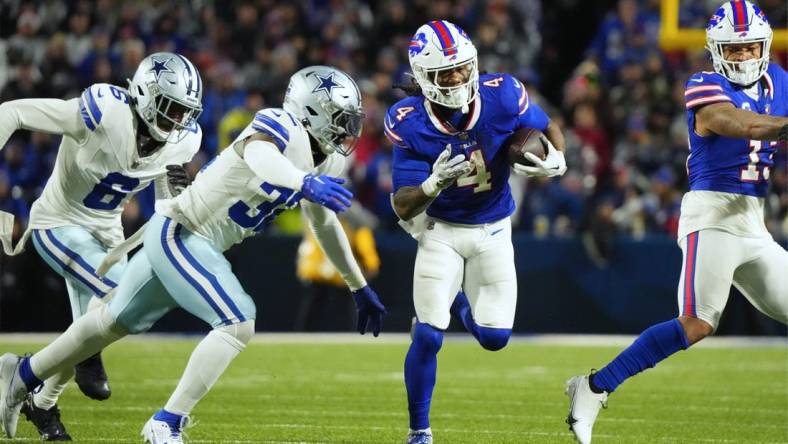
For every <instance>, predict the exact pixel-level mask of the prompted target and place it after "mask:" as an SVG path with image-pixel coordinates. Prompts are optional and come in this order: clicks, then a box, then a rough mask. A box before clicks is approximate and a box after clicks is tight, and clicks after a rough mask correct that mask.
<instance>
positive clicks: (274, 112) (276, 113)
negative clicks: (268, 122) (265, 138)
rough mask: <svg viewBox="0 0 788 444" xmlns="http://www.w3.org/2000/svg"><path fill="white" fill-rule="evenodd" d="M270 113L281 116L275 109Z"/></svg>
mask: <svg viewBox="0 0 788 444" xmlns="http://www.w3.org/2000/svg"><path fill="white" fill-rule="evenodd" d="M271 114H273V115H275V116H276V117H282V114H281V113H278V112H276V111H271Z"/></svg>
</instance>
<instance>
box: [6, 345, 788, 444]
mask: <svg viewBox="0 0 788 444" xmlns="http://www.w3.org/2000/svg"><path fill="white" fill-rule="evenodd" d="M399 337H402V336H399ZM38 340H39V341H40V339H38ZM29 341H30V340H25V339H22V340H20V339H18V338H14V339H12V340H10V339H5V338H3V337H2V336H0V350H2V351H13V352H17V353H19V352H25V351H28V350H34V349H37V348H38V347H39V346H40V342H39V343H33V342H29ZM196 341H197V338H194V339H192V338H187V339H179V338H177V337H175V338H161V337H158V338H154V339H150V338H148V339H144V338H143V339H126V340H124V341H121V342H120V343H118V344H115V345H113V346H112V347H110V348H109V349H108V350H107V351H105V358H104V359H105V363H106V366H107V370H108V373H109V375H110V380H111V384H112V389H113V395H112V398H111V399H110V400H108V401H104V402H96V401H91V400H89V399H87V398H85V397H83V396H82V395H81V393H79V391H78V389H77V388H76V386H75V385H73V384H72V385H70V386H69V388H68V389H67V390H66V393H65V394H64V396H63V397H62V398H61V400H60V406H61V409H62V411H63V419H64V422H65V424H66V426H67V427H68V430H69V432H70V433H71V435H72V436H74V437H75V438H76V439H77V441H79V442H135V441H137V440H138V433H139V430H140V429H141V428H142V425H143V424H144V423H145V421H146V420H147V418H148V417H149V416H150V415H151V414H152V413H153V412H154V411H155V410H156V409H158V408H159V407H160V406H162V405H163V404H164V403H165V401H166V400H167V398H168V396H169V394H170V392H171V391H172V389H173V388H174V387H175V384H176V383H177V380H178V377H179V376H180V374H181V371H182V370H183V367H184V366H185V364H186V361H187V359H188V356H189V353H190V352H191V350H192V348H193V346H194V345H195V344H196ZM406 350H407V342H406V340H405V339H404V337H403V340H401V341H397V340H394V341H392V340H388V341H385V342H384V341H378V343H375V341H373V340H372V339H371V338H370V339H369V340H363V341H361V342H359V341H357V340H353V341H351V342H347V343H337V341H334V342H330V341H329V342H328V343H320V344H318V343H313V342H309V339H308V338H307V339H306V340H300V341H299V340H295V341H293V340H290V339H288V338H286V337H285V338H283V337H274V338H273V339H271V338H267V337H263V338H262V339H261V340H255V341H254V342H252V343H251V344H250V345H249V346H248V348H247V349H246V351H244V352H243V353H242V354H241V355H240V356H239V358H238V359H236V361H235V362H234V363H233V364H232V365H231V367H230V368H229V370H228V371H227V372H226V373H225V374H224V376H223V377H222V379H220V380H219V383H218V384H217V385H216V386H215V387H214V388H213V390H212V392H211V393H210V394H209V395H208V396H207V397H206V398H205V399H203V400H202V402H201V403H200V404H199V405H198V406H197V408H196V410H195V411H194V413H193V417H194V418H195V419H196V420H197V425H196V426H195V427H194V428H191V429H190V430H189V436H190V437H191V439H192V441H193V442H241V443H251V442H255V443H401V442H403V439H404V436H405V433H406V431H407V412H406V410H407V407H406V402H405V393H404V386H403V383H402V360H403V357H404V355H405V352H406ZM618 350H620V347H619V346H618V345H617V346H614V347H597V346H569V345H554V344H540V343H534V342H531V341H514V342H513V343H511V344H510V345H509V346H508V347H507V348H506V349H504V350H503V351H501V352H497V353H490V352H485V351H483V350H481V348H480V347H478V345H476V344H475V343H472V342H469V341H464V340H459V339H457V338H454V337H447V339H446V341H445V342H444V346H443V349H442V351H441V353H440V359H439V366H438V386H437V388H436V390H435V397H434V400H433V409H432V416H431V418H432V428H433V432H434V436H435V442H436V443H437V444H461V443H485V444H486V443H501V444H503V443H518V444H519V443H571V442H574V441H573V439H572V436H571V435H570V433H569V432H568V430H567V427H566V425H565V424H564V419H565V417H566V409H567V400H566V397H565V396H564V394H563V388H564V381H565V380H566V379H567V378H568V377H569V376H571V375H573V374H575V373H579V372H583V371H587V370H588V369H589V368H591V367H599V366H601V365H603V364H604V363H605V362H606V361H607V360H609V359H610V358H612V357H613V356H615V354H616V353H617V352H618ZM609 405H610V407H609V408H608V409H607V410H604V411H602V412H601V414H600V419H599V421H598V422H597V426H596V428H595V435H594V436H595V439H594V442H595V443H628V444H630V443H631V444H634V443H682V444H683V443H736V444H743V443H788V349H787V348H786V347H780V346H777V347H774V346H772V347H744V348H741V347H735V348H717V347H714V348H711V347H705V348H698V349H696V350H692V351H690V352H682V353H680V354H679V355H677V356H674V357H673V358H672V359H670V360H668V361H666V362H664V363H662V364H661V365H659V367H658V368H657V369H656V370H651V371H649V372H647V373H645V374H643V375H641V376H640V377H638V378H635V379H632V380H630V381H629V382H628V383H626V384H625V385H624V386H622V387H621V389H620V390H619V391H618V392H617V393H616V394H615V395H614V396H612V397H611V399H610V402H609ZM17 436H18V438H19V439H22V440H31V441H32V440H35V439H37V434H36V432H35V430H34V429H33V427H32V426H31V425H30V424H29V423H27V422H25V421H24V419H22V420H20V426H19V431H18V434H17Z"/></svg>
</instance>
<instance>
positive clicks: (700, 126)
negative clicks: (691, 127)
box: [695, 102, 788, 140]
mask: <svg viewBox="0 0 788 444" xmlns="http://www.w3.org/2000/svg"><path fill="white" fill-rule="evenodd" d="M786 126H788V117H777V116H768V115H766V114H758V113H754V112H752V111H748V110H745V109H739V108H736V107H735V106H733V104H731V103H728V102H725V103H714V104H711V105H706V106H704V107H703V108H700V109H698V110H697V111H696V113H695V131H696V132H697V133H698V134H699V135H701V136H709V135H711V134H717V135H719V136H724V137H733V138H736V139H754V140H784V139H780V132H781V131H782V132H784V133H785V132H788V129H786Z"/></svg>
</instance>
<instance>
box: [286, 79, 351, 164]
mask: <svg viewBox="0 0 788 444" xmlns="http://www.w3.org/2000/svg"><path fill="white" fill-rule="evenodd" d="M282 107H283V108H284V109H285V111H287V112H289V113H291V114H294V115H295V116H297V117H298V118H299V119H301V122H302V123H303V124H304V126H305V127H306V130H307V132H308V133H309V135H311V136H312V137H313V138H314V139H315V140H316V141H317V143H318V145H320V150H321V151H322V152H323V153H324V154H331V153H333V152H337V153H340V154H342V155H343V156H347V155H349V154H350V153H351V152H352V151H353V150H354V149H355V148H356V144H357V143H358V139H359V137H361V129H362V126H363V123H364V111H363V108H362V105H361V93H360V92H359V90H358V86H357V85H356V82H355V81H354V80H353V79H352V78H351V77H350V76H349V75H348V74H346V73H345V72H343V71H340V70H338V69H336V68H332V67H330V66H320V65H317V66H309V67H307V68H304V69H302V70H300V71H298V72H296V73H295V74H293V76H292V77H290V84H289V85H288V86H287V92H286V93H285V101H284V104H283V105H282Z"/></svg>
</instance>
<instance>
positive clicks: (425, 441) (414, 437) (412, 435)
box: [407, 429, 432, 444]
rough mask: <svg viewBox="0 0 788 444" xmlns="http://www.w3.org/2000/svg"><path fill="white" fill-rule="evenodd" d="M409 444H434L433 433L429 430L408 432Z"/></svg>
mask: <svg viewBox="0 0 788 444" xmlns="http://www.w3.org/2000/svg"><path fill="white" fill-rule="evenodd" d="M407 444H432V431H430V429H427V430H418V431H414V430H411V431H410V432H408V440H407Z"/></svg>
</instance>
